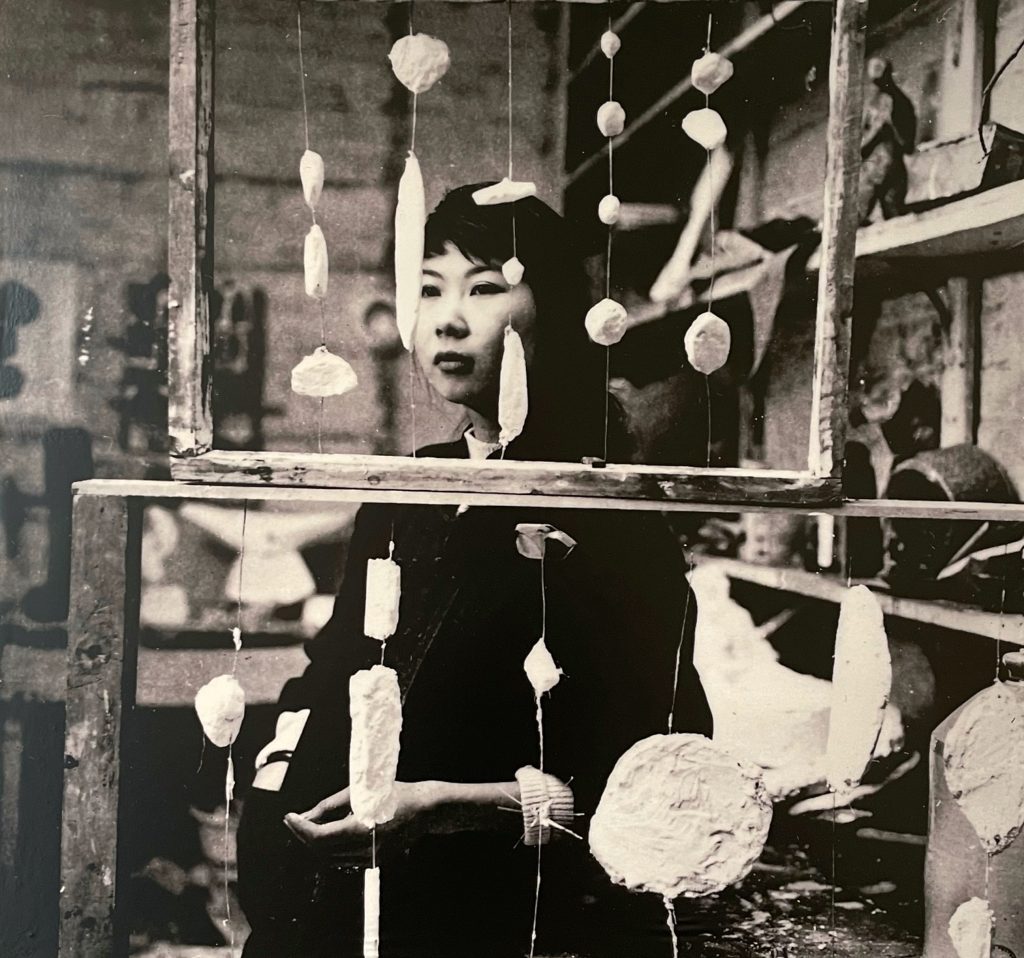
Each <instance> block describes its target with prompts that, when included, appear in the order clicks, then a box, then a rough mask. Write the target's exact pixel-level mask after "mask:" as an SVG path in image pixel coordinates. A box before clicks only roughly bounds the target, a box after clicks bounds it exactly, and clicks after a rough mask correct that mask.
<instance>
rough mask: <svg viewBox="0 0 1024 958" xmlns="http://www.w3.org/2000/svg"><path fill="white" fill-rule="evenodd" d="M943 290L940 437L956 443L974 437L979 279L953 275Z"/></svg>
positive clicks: (972, 439) (979, 317) (976, 397)
mask: <svg viewBox="0 0 1024 958" xmlns="http://www.w3.org/2000/svg"><path fill="white" fill-rule="evenodd" d="M946 291H947V305H948V307H949V326H948V328H947V329H944V330H943V347H944V349H943V360H944V363H943V370H942V384H941V387H940V389H941V400H942V427H941V432H940V438H941V444H942V445H943V446H956V445H958V444H960V443H964V442H968V443H973V442H975V440H976V438H977V429H978V412H979V410H978V388H979V375H978V373H979V369H978V364H979V359H980V356H979V350H978V334H979V330H980V322H981V281H980V280H977V279H967V278H965V277H954V278H953V279H951V280H949V282H948V283H947V284H946Z"/></svg>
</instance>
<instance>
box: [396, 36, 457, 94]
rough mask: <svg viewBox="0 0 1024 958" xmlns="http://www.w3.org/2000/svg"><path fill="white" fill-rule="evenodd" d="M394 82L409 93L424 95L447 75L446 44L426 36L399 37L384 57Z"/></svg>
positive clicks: (448, 60)
mask: <svg viewBox="0 0 1024 958" xmlns="http://www.w3.org/2000/svg"><path fill="white" fill-rule="evenodd" d="M388 59H389V60H390V61H391V69H392V70H393V71H394V74H395V76H396V77H398V81H399V82H400V83H401V84H402V86H404V87H405V88H406V89H407V90H409V91H411V92H412V93H426V92H427V90H429V89H430V88H431V87H432V86H433V85H434V84H435V83H437V81H438V80H440V79H441V77H443V76H444V75H445V73H447V72H448V66H449V64H450V63H451V58H450V57H449V54H448V44H447V43H445V42H444V40H438V39H437V37H432V36H429V35H428V34H426V33H414V34H409V35H407V36H404V37H400V38H399V39H398V40H396V41H395V45H394V46H393V47H392V48H391V52H390V53H389V54H388Z"/></svg>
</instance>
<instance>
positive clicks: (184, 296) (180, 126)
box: [167, 0, 214, 456]
mask: <svg viewBox="0 0 1024 958" xmlns="http://www.w3.org/2000/svg"><path fill="white" fill-rule="evenodd" d="M170 29H171V49H170V80H169V87H168V104H169V109H168V140H169V143H168V145H169V151H170V152H169V161H170V169H169V180H168V187H167V191H168V199H169V203H170V209H169V216H168V230H167V272H168V274H169V275H170V280H171V283H170V291H169V293H168V312H167V336H168V354H169V355H168V396H167V426H168V431H169V434H170V440H171V454H172V455H174V456H194V455H198V454H199V453H203V452H206V450H208V449H209V448H211V446H212V445H213V415H212V411H211V400H212V395H213V386H212V378H211V377H212V359H211V356H210V291H211V289H212V288H213V217H212V211H213V175H212V174H213V54H214V37H213V0H171V23H170Z"/></svg>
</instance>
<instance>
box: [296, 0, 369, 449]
mask: <svg viewBox="0 0 1024 958" xmlns="http://www.w3.org/2000/svg"><path fill="white" fill-rule="evenodd" d="M295 21H296V33H297V35H298V46H299V83H300V87H301V90H302V129H303V134H304V137H305V144H306V149H305V151H304V152H303V154H302V157H301V158H300V160H299V179H300V181H301V183H302V197H303V199H304V200H305V202H306V206H308V207H309V214H310V217H311V219H312V223H311V225H310V227H309V232H307V233H306V239H305V242H304V243H303V248H302V264H303V271H304V273H305V288H306V296H308V297H309V298H310V299H314V300H316V301H317V303H318V306H319V309H320V345H319V346H317V347H316V349H314V350H313V352H312V353H310V354H309V355H307V356H304V357H303V358H302V360H301V361H300V362H299V363H298V365H296V366H295V367H294V368H293V369H292V375H291V387H292V390H293V391H294V392H296V393H298V394H299V395H300V396H312V397H314V398H315V399H319V400H320V408H319V409H318V411H317V426H316V445H317V452H321V453H322V452H323V451H324V450H323V431H324V399H326V398H327V397H328V396H342V395H344V394H345V393H347V392H350V391H351V390H353V389H355V388H356V386H357V385H358V384H359V380H358V378H357V376H356V373H355V370H354V369H353V368H352V366H351V365H350V364H349V363H348V362H347V361H346V360H344V359H342V358H341V356H338V355H335V354H334V353H332V352H331V351H330V350H329V349H328V348H327V308H326V305H325V300H326V298H327V285H328V279H329V272H330V267H329V258H328V255H327V240H326V238H325V237H324V231H323V229H322V228H321V227H320V224H319V223H318V222H317V218H316V214H317V207H318V205H319V203H320V199H321V196H322V194H323V189H324V159H323V157H322V156H321V155H320V154H319V153H317V152H316V151H315V150H311V149H310V148H309V109H308V106H307V103H306V67H305V63H304V60H303V55H302V4H301V2H299V3H297V4H296V7H295Z"/></svg>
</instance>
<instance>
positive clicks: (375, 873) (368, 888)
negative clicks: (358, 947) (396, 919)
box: [363, 868, 380, 958]
mask: <svg viewBox="0 0 1024 958" xmlns="http://www.w3.org/2000/svg"><path fill="white" fill-rule="evenodd" d="M379 956H380V869H379V868H367V869H366V871H365V872H363V958H379Z"/></svg>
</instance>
